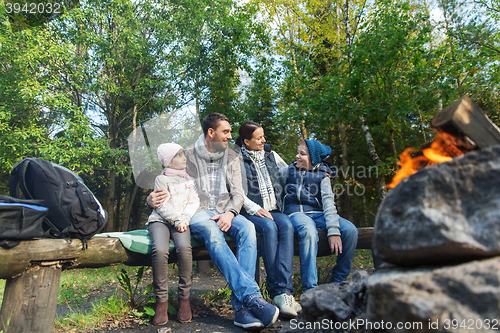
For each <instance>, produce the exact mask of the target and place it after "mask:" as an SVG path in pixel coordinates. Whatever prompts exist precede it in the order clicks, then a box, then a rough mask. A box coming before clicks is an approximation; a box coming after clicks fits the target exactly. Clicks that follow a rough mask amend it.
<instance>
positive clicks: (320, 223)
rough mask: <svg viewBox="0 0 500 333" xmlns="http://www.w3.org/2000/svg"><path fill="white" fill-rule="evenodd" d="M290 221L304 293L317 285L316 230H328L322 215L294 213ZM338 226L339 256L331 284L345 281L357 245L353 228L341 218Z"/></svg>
mask: <svg viewBox="0 0 500 333" xmlns="http://www.w3.org/2000/svg"><path fill="white" fill-rule="evenodd" d="M290 219H291V220H292V224H293V227H294V229H295V232H296V233H297V235H298V238H299V259H300V276H301V277H302V290H303V291H306V290H309V289H311V288H314V287H316V286H317V285H318V269H317V266H316V255H317V254H318V240H319V236H318V229H322V230H325V231H327V230H326V222H325V216H324V215H323V213H293V214H291V215H290ZM339 223H340V238H341V240H342V253H339V255H338V256H337V264H336V265H335V267H333V269H332V282H341V281H345V280H347V277H348V276H349V272H350V271H351V263H352V259H353V258H354V251H356V245H357V243H358V229H357V228H356V226H355V225H354V224H352V223H351V222H350V221H348V220H346V219H344V218H342V217H340V219H339Z"/></svg>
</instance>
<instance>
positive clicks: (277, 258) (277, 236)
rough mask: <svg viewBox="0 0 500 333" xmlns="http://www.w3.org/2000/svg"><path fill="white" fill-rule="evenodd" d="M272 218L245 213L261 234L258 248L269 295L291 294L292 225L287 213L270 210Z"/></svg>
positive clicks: (272, 296)
mask: <svg viewBox="0 0 500 333" xmlns="http://www.w3.org/2000/svg"><path fill="white" fill-rule="evenodd" d="M271 215H272V217H273V219H274V221H273V220H271V219H270V218H267V217H259V216H255V215H245V217H246V218H247V219H248V220H250V222H252V223H253V224H254V225H255V230H256V231H257V233H258V234H259V235H261V244H260V250H261V253H262V259H263V260H264V267H265V268H266V273H267V284H268V285H269V289H270V292H269V294H270V296H271V298H274V297H275V296H277V295H281V294H283V293H290V294H293V284H292V275H293V225H292V221H290V218H289V217H288V215H286V214H283V213H279V212H271Z"/></svg>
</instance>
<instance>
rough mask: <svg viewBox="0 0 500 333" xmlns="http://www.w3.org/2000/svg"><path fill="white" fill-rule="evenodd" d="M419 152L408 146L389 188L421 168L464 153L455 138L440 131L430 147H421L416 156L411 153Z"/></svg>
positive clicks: (400, 156) (400, 158)
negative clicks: (456, 143)
mask: <svg viewBox="0 0 500 333" xmlns="http://www.w3.org/2000/svg"><path fill="white" fill-rule="evenodd" d="M413 152H417V150H416V149H414V148H406V149H405V151H404V152H403V153H401V155H399V162H398V165H399V166H400V167H401V168H400V169H399V170H398V171H396V174H395V175H394V177H393V178H392V182H391V183H390V184H389V185H387V186H386V187H388V188H393V187H396V185H398V184H399V183H400V182H401V181H402V180H403V179H404V178H406V177H408V176H411V175H413V174H415V173H417V172H418V171H419V170H420V169H422V168H424V167H426V166H430V165H433V164H437V163H443V162H447V161H451V160H452V158H453V157H455V156H458V155H463V152H462V151H461V150H460V149H459V148H457V146H456V145H455V138H454V137H453V136H452V135H450V134H448V133H444V132H442V133H439V134H438V135H437V136H436V138H435V139H434V141H432V142H431V145H430V147H429V148H425V149H421V150H420V151H419V152H420V153H421V154H417V155H416V156H415V157H412V156H411V155H410V153H413Z"/></svg>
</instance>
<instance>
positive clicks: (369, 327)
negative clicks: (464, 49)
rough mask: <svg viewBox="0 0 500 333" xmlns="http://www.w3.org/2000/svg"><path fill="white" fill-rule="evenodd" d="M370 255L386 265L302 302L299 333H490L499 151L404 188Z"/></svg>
mask: <svg viewBox="0 0 500 333" xmlns="http://www.w3.org/2000/svg"><path fill="white" fill-rule="evenodd" d="M373 251H374V255H375V256H376V257H378V258H379V259H381V260H383V261H384V262H385V263H386V264H384V265H383V268H381V269H379V270H377V272H375V273H374V274H372V275H371V276H369V277H368V278H365V279H362V278H359V279H355V281H351V282H350V283H349V284H345V285H344V286H336V287H335V286H333V287H330V286H329V285H328V286H320V287H318V288H315V289H312V290H310V291H308V292H306V293H304V295H303V296H302V298H301V302H302V307H303V309H304V310H303V314H301V315H300V316H299V317H298V318H297V320H298V322H302V323H303V325H302V327H304V328H306V329H303V330H300V331H303V332H370V331H377V332H476V331H478V332H479V331H480V332H499V331H500V321H499V320H500V146H494V147H490V148H487V149H483V150H480V151H473V152H469V153H467V154H465V155H463V156H459V157H456V158H454V159H453V160H452V161H449V162H446V163H442V164H436V165H433V166H430V167H427V168H424V169H422V170H420V171H419V172H418V173H416V174H414V175H412V176H410V177H408V178H406V179H404V180H403V181H402V182H401V183H400V184H399V185H398V186H396V188H394V189H393V190H391V191H390V192H389V194H388V195H387V196H386V198H385V199H384V201H383V202H382V204H381V206H380V209H379V211H378V214H377V218H376V223H375V229H374V242H373ZM328 320H330V321H333V324H330V325H329V326H328V327H326V325H325V326H324V327H321V326H319V325H317V326H316V329H315V328H311V329H310V330H308V329H307V327H306V326H304V325H306V324H307V323H309V326H312V325H313V324H312V323H322V322H323V323H327V321H328ZM298 322H297V323H298ZM297 323H296V324H295V327H296V328H297V326H298V324H297ZM335 323H337V324H335ZM346 323H347V324H346ZM291 324H293V323H290V324H288V325H286V326H285V327H284V328H283V330H282V331H283V332H298V330H293V329H292V327H291V326H292V325H291ZM342 324H343V326H342Z"/></svg>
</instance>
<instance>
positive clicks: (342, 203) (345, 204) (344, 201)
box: [339, 123, 354, 221]
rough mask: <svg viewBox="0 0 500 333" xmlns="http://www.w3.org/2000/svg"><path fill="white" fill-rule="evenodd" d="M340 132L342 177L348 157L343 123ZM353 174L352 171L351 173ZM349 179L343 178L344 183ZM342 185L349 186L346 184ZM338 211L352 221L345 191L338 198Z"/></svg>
mask: <svg viewBox="0 0 500 333" xmlns="http://www.w3.org/2000/svg"><path fill="white" fill-rule="evenodd" d="M339 132H340V146H341V147H342V170H343V172H341V175H342V177H343V175H344V173H345V174H346V175H347V174H348V173H349V156H348V152H347V132H346V126H345V124H344V123H341V124H340V125H339ZM352 172H353V173H354V170H353V171H352ZM348 179H349V177H345V179H344V181H348ZM344 185H347V186H349V185H348V184H347V183H346V182H344ZM340 210H341V212H342V216H343V217H344V218H346V219H348V220H349V221H353V220H354V213H353V211H352V198H351V196H350V195H348V194H347V191H344V195H341V196H340Z"/></svg>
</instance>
